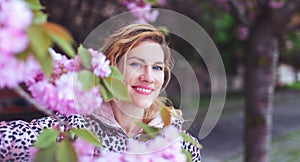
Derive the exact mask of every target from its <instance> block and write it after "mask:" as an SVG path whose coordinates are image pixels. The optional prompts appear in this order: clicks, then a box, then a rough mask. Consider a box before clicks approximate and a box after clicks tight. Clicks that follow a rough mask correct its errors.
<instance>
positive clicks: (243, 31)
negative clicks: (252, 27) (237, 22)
mask: <svg viewBox="0 0 300 162" xmlns="http://www.w3.org/2000/svg"><path fill="white" fill-rule="evenodd" d="M248 36H249V29H248V27H246V26H239V27H238V34H237V37H238V39H239V40H246V39H248Z"/></svg>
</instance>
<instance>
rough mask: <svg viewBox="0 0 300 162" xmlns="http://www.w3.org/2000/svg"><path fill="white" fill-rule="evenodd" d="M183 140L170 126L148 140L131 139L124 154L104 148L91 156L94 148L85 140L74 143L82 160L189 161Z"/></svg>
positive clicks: (131, 161)
mask: <svg viewBox="0 0 300 162" xmlns="http://www.w3.org/2000/svg"><path fill="white" fill-rule="evenodd" d="M182 140H183V139H182V137H181V136H180V134H179V132H178V130H177V129H176V128H175V127H174V126H168V127H166V128H165V129H163V132H162V134H161V135H159V136H157V137H155V138H153V139H151V140H148V141H147V142H140V141H136V140H131V141H129V142H128V146H127V147H128V150H127V151H126V152H124V153H122V154H120V153H116V152H110V151H105V150H103V149H102V150H101V152H100V155H99V156H98V157H95V156H91V155H92V154H93V151H94V148H93V147H92V146H91V145H90V144H89V143H87V142H85V141H84V140H80V141H75V142H74V144H73V145H76V147H75V150H76V152H77V154H78V155H79V156H78V157H79V161H80V162H83V161H91V162H110V161H126V162H135V161H141V162H152V161H157V162H167V161H168V162H182V161H187V158H186V156H185V155H184V154H183V153H182V148H181V142H182Z"/></svg>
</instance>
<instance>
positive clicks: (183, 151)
mask: <svg viewBox="0 0 300 162" xmlns="http://www.w3.org/2000/svg"><path fill="white" fill-rule="evenodd" d="M182 153H183V154H184V155H185V156H186V161H187V162H192V155H191V153H190V152H188V151H187V150H185V149H182Z"/></svg>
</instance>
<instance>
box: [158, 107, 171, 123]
mask: <svg viewBox="0 0 300 162" xmlns="http://www.w3.org/2000/svg"><path fill="white" fill-rule="evenodd" d="M160 116H161V119H162V121H163V123H164V126H168V125H170V124H171V114H170V111H169V110H168V109H167V108H166V107H165V106H164V107H163V108H162V109H161V111H160Z"/></svg>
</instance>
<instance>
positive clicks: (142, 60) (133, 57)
mask: <svg viewBox="0 0 300 162" xmlns="http://www.w3.org/2000/svg"><path fill="white" fill-rule="evenodd" d="M131 59H137V60H139V61H141V62H144V63H145V62H146V61H145V60H144V59H142V58H139V57H136V56H132V57H129V58H127V60H131ZM154 64H165V63H164V62H161V61H158V62H155V63H154Z"/></svg>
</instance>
